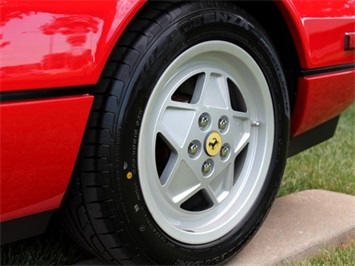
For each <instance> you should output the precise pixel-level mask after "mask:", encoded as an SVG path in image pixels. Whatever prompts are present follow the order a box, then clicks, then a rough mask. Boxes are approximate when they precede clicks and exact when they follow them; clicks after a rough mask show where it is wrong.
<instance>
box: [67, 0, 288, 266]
mask: <svg viewBox="0 0 355 266" xmlns="http://www.w3.org/2000/svg"><path fill="white" fill-rule="evenodd" d="M197 22H198V23H197ZM288 136H289V110H288V97H287V91H286V85H285V81H284V76H283V72H282V70H281V67H280V64H279V61H278V58H277V55H276V53H275V51H274V49H273V47H272V44H271V42H270V41H269V39H268V37H267V35H266V34H265V33H264V32H263V30H262V28H261V27H260V25H259V24H258V23H257V22H256V21H255V20H254V19H253V18H251V17H250V16H249V15H248V14H246V13H245V12H244V11H242V10H241V9H239V8H238V7H237V6H235V5H234V4H233V3H231V2H226V3H223V4H222V2H220V1H219V2H216V3H214V2H210V1H209V2H192V3H183V2H181V3H179V4H176V3H175V4H171V5H170V4H166V3H156V2H154V3H148V4H147V5H146V6H145V9H144V10H143V11H142V12H141V13H140V14H139V16H138V17H137V18H136V19H135V21H133V22H132V23H131V25H130V26H129V28H128V29H127V31H126V33H125V35H123V37H122V39H121V40H120V41H119V43H118V45H117V46H116V48H115V50H114V52H113V53H112V56H111V59H110V62H109V63H108V64H107V67H106V70H105V71H104V73H103V76H102V78H101V81H100V83H99V86H98V89H97V92H96V97H95V103H94V108H93V111H92V115H91V117H90V121H89V125H88V131H87V134H86V136H85V140H84V143H83V147H82V151H81V153H80V156H79V160H78V165H77V171H76V174H75V176H74V177H73V182H72V184H71V190H70V192H69V193H68V195H67V203H68V206H69V207H67V211H66V212H65V213H66V215H65V217H66V221H67V225H68V227H69V228H70V230H71V231H72V232H73V234H74V235H76V236H77V237H79V241H80V242H81V243H83V244H84V246H86V247H87V248H88V249H89V250H91V251H92V252H93V253H95V254H96V255H99V256H101V257H103V258H105V259H106V260H108V261H110V262H114V263H124V264H126V263H134V264H139V263H142V264H149V263H154V264H166V265H172V264H191V263H192V264H196V263H200V264H216V263H220V262H222V261H224V260H226V259H228V258H229V257H230V256H231V255H232V254H235V253H236V252H237V251H239V250H240V249H241V248H242V247H243V246H244V245H245V244H246V243H247V241H248V240H249V239H250V238H251V237H252V236H253V235H254V233H255V232H256V231H257V229H258V228H259V227H260V225H261V223H262V221H263V220H264V218H265V216H266V214H267V213H268V211H269V209H270V207H271V204H272V201H273V199H274V197H275V194H276V192H277V189H278V187H279V183H280V180H281V178H282V175H283V171H284V167H285V162H286V154H287V146H288ZM77 206H83V210H85V212H84V213H80V215H78V212H77V210H78V207H77ZM74 210H75V212H76V213H74ZM83 221H84V224H85V225H86V227H85V230H83V232H80V233H78V232H77V229H76V230H73V229H74V227H76V228H77V227H78V225H82V224H83Z"/></svg>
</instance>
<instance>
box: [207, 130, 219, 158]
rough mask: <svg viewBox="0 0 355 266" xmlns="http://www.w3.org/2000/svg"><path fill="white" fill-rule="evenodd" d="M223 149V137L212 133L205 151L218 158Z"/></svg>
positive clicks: (208, 137)
mask: <svg viewBox="0 0 355 266" xmlns="http://www.w3.org/2000/svg"><path fill="white" fill-rule="evenodd" d="M221 147H222V137H221V135H220V134H219V133H218V132H216V131H212V132H211V133H209V134H208V135H207V137H206V141H205V150H206V153H207V154H208V155H209V156H216V155H217V154H219V152H220V150H221Z"/></svg>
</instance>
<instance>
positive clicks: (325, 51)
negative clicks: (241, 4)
mask: <svg viewBox="0 0 355 266" xmlns="http://www.w3.org/2000/svg"><path fill="white" fill-rule="evenodd" d="M275 3H276V4H277V6H278V7H279V8H280V10H281V11H282V13H283V15H284V17H285V20H286V21H287V23H288V25H289V29H290V31H291V33H292V36H293V39H294V41H295V44H296V47H297V50H298V54H299V57H300V62H301V67H302V68H303V69H312V68H321V67H327V66H333V65H342V64H349V63H354V56H355V53H354V51H345V50H344V37H345V33H347V32H355V1H354V0H336V1H314V0H297V1H291V0H284V1H275Z"/></svg>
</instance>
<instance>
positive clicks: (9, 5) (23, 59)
mask: <svg viewBox="0 0 355 266" xmlns="http://www.w3.org/2000/svg"><path fill="white" fill-rule="evenodd" d="M144 3H145V1H143V0H120V1H118V0H105V1H100V0H90V1H82V0H73V1H50V4H49V3H48V2H47V1H24V0H12V1H6V2H3V3H1V16H0V55H1V60H0V64H1V66H0V78H1V87H0V90H1V91H2V92H5V91H16V90H24V89H41V88H52V87H53V88H54V87H67V86H76V85H88V84H95V83H96V82H97V80H98V78H99V76H100V74H101V72H102V69H103V67H104V65H105V63H106V60H107V58H108V56H109V54H110V52H111V50H112V48H113V46H114V45H115V43H116V42H117V40H118V38H119V36H120V35H121V33H122V32H123V30H124V29H125V27H126V26H127V24H128V23H129V22H130V21H131V19H132V18H133V16H134V15H135V14H136V12H137V11H138V10H139V9H140V8H141V6H142V5H143V4H144Z"/></svg>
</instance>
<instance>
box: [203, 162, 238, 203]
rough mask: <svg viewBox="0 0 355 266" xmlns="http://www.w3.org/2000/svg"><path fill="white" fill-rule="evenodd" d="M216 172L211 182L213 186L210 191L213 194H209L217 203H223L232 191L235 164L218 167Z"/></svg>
mask: <svg viewBox="0 0 355 266" xmlns="http://www.w3.org/2000/svg"><path fill="white" fill-rule="evenodd" d="M217 171H218V173H216V174H215V175H214V177H213V179H212V180H211V181H210V183H209V187H210V188H211V190H210V192H211V193H212V194H213V195H209V196H210V197H211V198H212V201H213V202H215V203H216V204H219V203H221V202H222V201H223V200H224V199H225V198H226V197H227V196H228V195H229V193H230V191H231V190H232V188H233V184H234V182H233V180H234V171H233V164H232V163H228V164H226V165H225V167H224V168H221V169H216V172H217Z"/></svg>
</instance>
